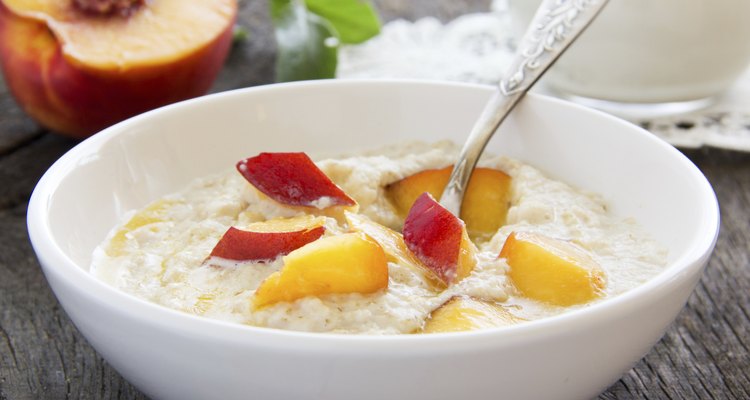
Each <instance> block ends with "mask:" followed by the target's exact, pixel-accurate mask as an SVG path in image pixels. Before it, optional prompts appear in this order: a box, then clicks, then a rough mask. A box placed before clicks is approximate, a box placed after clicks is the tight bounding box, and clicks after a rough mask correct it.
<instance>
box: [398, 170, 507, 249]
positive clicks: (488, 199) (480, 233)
mask: <svg viewBox="0 0 750 400" xmlns="http://www.w3.org/2000/svg"><path fill="white" fill-rule="evenodd" d="M452 170H453V167H452V166H450V167H446V168H442V169H429V170H425V171H422V172H418V173H416V174H414V175H410V176H407V177H406V178H403V179H401V180H399V181H396V182H393V183H391V184H389V185H387V186H386V188H385V193H386V196H387V197H388V199H389V200H390V201H391V203H392V204H393V206H394V207H395V208H396V211H397V212H398V213H399V215H401V216H402V217H405V216H406V215H407V214H408V212H409V209H410V208H411V206H412V204H414V201H415V200H416V199H417V197H419V196H420V195H421V194H422V193H424V192H428V193H430V194H431V195H432V197H434V198H436V199H440V196H441V195H442V193H443V189H445V185H446V184H447V183H448V178H450V174H451V171H452ZM510 184H511V178H510V176H508V175H507V174H505V173H504V172H502V171H498V170H496V169H490V168H477V169H475V170H474V173H473V174H472V176H471V179H470V180H469V186H468V187H467V188H466V194H465V195H464V201H463V204H462V206H461V211H460V213H459V216H460V217H461V219H463V220H464V221H465V222H466V229H467V230H468V232H469V236H470V237H471V238H476V239H485V238H487V237H488V236H491V235H493V234H495V232H497V230H498V229H499V228H500V227H501V226H503V224H505V218H506V216H507V214H508V207H509V204H510Z"/></svg>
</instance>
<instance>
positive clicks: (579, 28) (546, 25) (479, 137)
mask: <svg viewBox="0 0 750 400" xmlns="http://www.w3.org/2000/svg"><path fill="white" fill-rule="evenodd" d="M607 1H609V0H544V1H542V4H541V5H540V6H539V9H537V12H536V15H534V18H533V19H532V21H531V24H530V25H529V28H528V29H527V31H526V33H525V34H524V36H523V39H521V42H520V43H519V46H518V49H517V50H516V55H515V57H514V59H513V62H512V63H511V66H510V68H509V70H508V72H507V73H506V74H505V78H503V79H502V80H501V81H500V83H499V84H498V87H497V90H496V91H495V93H494V94H493V95H492V97H491V98H490V100H489V101H488V102H487V104H486V105H485V107H484V110H482V114H481V115H480V117H479V119H478V120H477V121H476V122H475V123H474V127H473V128H472V130H471V134H470V135H469V138H468V139H467V141H466V143H465V144H464V147H463V149H462V150H461V154H460V155H459V157H458V160H457V162H456V164H455V166H454V167H453V172H452V173H451V177H450V179H449V180H448V185H447V186H446V187H445V190H444V191H443V195H442V197H441V198H440V204H442V205H443V207H445V208H447V209H448V210H449V211H450V212H452V213H453V214H454V215H458V214H459V211H460V210H461V202H462V201H463V197H464V191H465V190H466V186H467V184H468V182H469V177H471V173H472V172H473V171H474V167H475V166H476V164H477V161H478V160H479V157H480V156H481V155H482V152H483V151H484V147H485V146H486V145H487V142H488V141H489V140H490V138H491V137H492V135H493V134H494V133H495V131H496V130H497V128H498V127H499V126H500V124H501V123H502V122H503V120H504V119H505V117H506V116H507V115H508V114H509V113H510V111H511V110H512V109H513V107H515V105H516V104H517V103H518V101H519V100H520V99H521V98H522V97H523V95H524V94H526V92H527V91H528V90H529V89H530V88H531V86H532V85H534V83H536V81H537V80H539V78H540V77H541V76H542V75H544V73H545V72H546V71H547V69H548V68H549V67H550V66H551V65H552V64H553V63H554V62H555V61H556V60H557V59H558V58H559V57H560V55H561V54H562V53H564V52H565V50H567V48H568V46H570V44H571V43H573V41H574V40H575V39H576V38H577V37H578V35H580V34H581V32H583V30H584V29H586V27H587V26H588V25H589V24H590V23H591V21H593V20H594V18H595V17H596V16H597V15H598V14H599V12H600V11H601V9H602V8H603V7H604V5H605V4H606V3H607Z"/></svg>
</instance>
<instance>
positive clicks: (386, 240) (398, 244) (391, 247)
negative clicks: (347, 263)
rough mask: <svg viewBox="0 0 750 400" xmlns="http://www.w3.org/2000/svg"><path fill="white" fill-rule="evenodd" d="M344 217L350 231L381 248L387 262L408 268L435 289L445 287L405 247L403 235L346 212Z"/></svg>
mask: <svg viewBox="0 0 750 400" xmlns="http://www.w3.org/2000/svg"><path fill="white" fill-rule="evenodd" d="M345 216H346V221H347V223H348V224H349V227H350V228H351V229H353V230H355V231H358V232H362V233H364V234H366V235H367V236H369V237H371V238H372V239H373V240H375V241H376V242H378V244H379V245H380V246H382V247H383V250H384V251H385V254H386V256H387V257H388V261H390V262H393V263H396V264H399V265H404V266H406V267H407V268H410V269H411V270H412V271H414V272H416V273H417V274H419V275H421V276H422V277H423V278H424V280H425V281H426V282H427V283H429V284H430V285H432V286H433V287H435V288H441V287H445V284H444V283H443V281H441V280H440V279H438V278H437V276H436V275H435V274H434V273H433V272H432V271H431V270H430V269H428V268H427V267H426V266H425V265H424V264H422V262H421V261H419V259H418V258H417V257H416V256H415V255H414V253H412V252H411V251H410V250H409V249H408V248H407V247H406V243H405V242H404V237H403V235H401V234H400V233H398V232H396V231H394V230H393V229H391V228H388V227H387V226H383V225H380V224H379V223H377V222H375V221H373V220H371V219H369V218H367V217H365V216H363V215H360V214H354V213H350V212H346V213H345Z"/></svg>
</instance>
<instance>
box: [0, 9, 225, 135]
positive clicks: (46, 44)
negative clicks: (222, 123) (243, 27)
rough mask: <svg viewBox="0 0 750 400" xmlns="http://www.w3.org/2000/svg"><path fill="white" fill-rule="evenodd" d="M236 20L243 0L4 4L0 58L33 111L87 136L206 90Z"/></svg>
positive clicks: (21, 99)
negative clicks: (128, 118)
mask: <svg viewBox="0 0 750 400" xmlns="http://www.w3.org/2000/svg"><path fill="white" fill-rule="evenodd" d="M236 15H237V1H236V0H192V1H189V2H185V1H181V0H148V1H146V0H2V2H0V60H1V61H2V69H3V73H4V74H5V79H6V82H7V84H8V86H9V88H10V90H11V92H12V93H13V95H14V96H15V98H16V100H17V101H18V103H19V104H20V105H21V107H22V108H23V109H24V111H26V113H28V114H29V115H30V116H31V117H32V118H34V119H36V120H37V121H38V122H39V123H41V124H42V125H44V126H46V127H48V128H50V129H53V130H55V131H57V132H59V133H63V134H66V135H69V136H73V137H79V138H81V137H85V136H88V135H91V134H93V133H95V132H97V131H99V130H101V129H103V128H105V127H107V126H109V125H111V124H113V123H115V122H118V121H120V120H123V119H125V118H127V117H130V116H132V115H135V114H138V113H141V112H144V111H147V110H150V109H153V108H156V107H159V106H162V105H165V104H169V103H173V102H176V101H179V100H184V99H187V98H190V97H195V96H199V95H202V94H204V93H206V92H207V91H208V89H209V87H210V86H211V84H212V82H213V80H214V78H215V77H216V75H217V74H218V72H219V70H220V69H221V67H222V65H223V63H224V60H225V58H226V56H227V53H228V52H229V47H230V44H231V40H232V28H233V26H234V21H235V18H236Z"/></svg>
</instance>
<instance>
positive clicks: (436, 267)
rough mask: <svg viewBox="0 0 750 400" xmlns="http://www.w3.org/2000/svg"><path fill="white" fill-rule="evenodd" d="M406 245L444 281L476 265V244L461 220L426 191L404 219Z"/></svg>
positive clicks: (454, 279) (450, 281) (462, 275)
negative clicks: (470, 238)
mask: <svg viewBox="0 0 750 400" xmlns="http://www.w3.org/2000/svg"><path fill="white" fill-rule="evenodd" d="M404 241H405V242H406V247H407V248H408V249H409V250H410V251H411V252H412V253H413V254H414V255H415V256H416V257H417V258H418V259H419V260H420V261H422V263H423V264H424V265H425V266H426V267H427V268H429V269H430V270H431V271H432V272H433V273H434V274H435V275H436V276H437V277H438V279H440V280H441V281H442V282H443V283H445V284H446V285H451V284H453V283H456V282H458V281H460V280H461V279H463V278H465V277H466V276H468V275H469V274H470V273H471V271H472V270H473V269H474V266H475V265H476V258H475V254H476V251H477V250H476V248H475V247H474V244H473V243H471V240H469V236H468V235H467V234H466V228H465V226H464V223H463V222H462V221H461V220H460V219H458V218H457V217H456V216H455V215H453V214H451V212H450V211H448V210H446V209H445V208H444V207H443V206H441V205H440V203H438V202H437V201H435V199H434V198H433V197H432V196H431V195H430V194H429V193H423V194H422V195H421V196H419V197H418V198H417V200H416V201H415V202H414V205H413V206H412V207H411V210H410V211H409V215H408V216H407V217H406V221H404Z"/></svg>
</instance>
